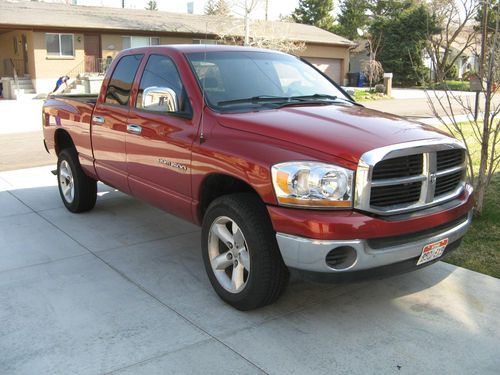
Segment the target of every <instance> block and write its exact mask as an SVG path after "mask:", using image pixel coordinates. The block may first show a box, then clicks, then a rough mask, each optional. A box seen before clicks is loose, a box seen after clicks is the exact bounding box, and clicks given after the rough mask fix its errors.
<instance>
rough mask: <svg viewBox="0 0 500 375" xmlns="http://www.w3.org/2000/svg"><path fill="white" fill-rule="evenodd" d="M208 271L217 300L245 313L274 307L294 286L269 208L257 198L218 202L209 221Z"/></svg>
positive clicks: (205, 246) (205, 234)
mask: <svg viewBox="0 0 500 375" xmlns="http://www.w3.org/2000/svg"><path fill="white" fill-rule="evenodd" d="M202 250H203V260H204V263H205V269H206V271H207V274H208V276H209V279H210V282H211V284H212V286H213V288H214V289H215V291H216V292H217V294H218V295H219V296H220V298H222V299H223V300H224V301H226V302H227V303H229V304H230V305H231V306H233V307H235V308H237V309H239V310H251V309H255V308H258V307H262V306H265V305H268V304H270V303H272V302H274V301H275V300H277V299H278V297H279V296H280V295H281V294H282V293H283V291H284V290H285V288H286V285H287V283H288V277H289V274H288V269H287V268H286V266H285V264H284V263H283V260H282V258H281V254H280V252H279V248H278V245H277V242H276V236H275V233H274V231H273V229H272V225H271V221H270V220H269V217H268V214H267V212H266V209H265V206H264V205H263V204H262V202H261V201H260V200H259V199H258V198H257V197H256V196H255V195H253V194H247V193H244V194H233V195H228V196H224V197H221V198H218V199H216V200H215V201H214V202H212V204H211V205H210V206H209V207H208V209H207V212H206V214H205V217H204V219H203V230H202Z"/></svg>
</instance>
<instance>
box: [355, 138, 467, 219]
mask: <svg viewBox="0 0 500 375" xmlns="http://www.w3.org/2000/svg"><path fill="white" fill-rule="evenodd" d="M464 179H465V149H464V147H463V145H462V144H461V143H460V142H458V141H453V140H452V141H451V142H449V143H445V142H442V141H434V140H431V141H417V142H409V143H403V144H399V145H394V146H389V147H383V148H380V149H375V150H372V151H369V152H367V153H365V154H364V155H363V156H362V157H361V159H360V161H359V164H358V169H357V172H356V192H355V207H356V208H358V209H361V210H364V211H370V212H374V213H377V214H381V215H389V214H395V213H401V212H407V211H413V210H418V209H421V208H424V207H428V206H432V205H435V204H439V203H440V202H443V201H445V200H449V199H452V198H454V197H456V196H458V195H459V194H460V192H461V191H462V189H463V187H464V186H465V181H464Z"/></svg>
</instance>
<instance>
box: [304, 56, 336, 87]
mask: <svg viewBox="0 0 500 375" xmlns="http://www.w3.org/2000/svg"><path fill="white" fill-rule="evenodd" d="M306 60H307V61H309V62H310V63H311V64H313V65H314V66H315V67H316V68H318V69H319V70H321V71H322V72H323V73H325V74H326V75H327V76H328V77H330V78H331V79H333V80H334V81H335V82H337V83H338V84H339V85H341V84H343V80H342V79H341V78H342V77H341V76H342V61H343V60H342V59H324V58H319V57H307V58H306Z"/></svg>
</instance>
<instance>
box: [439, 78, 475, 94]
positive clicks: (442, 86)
mask: <svg viewBox="0 0 500 375" xmlns="http://www.w3.org/2000/svg"><path fill="white" fill-rule="evenodd" d="M430 88H431V89H434V90H451V91H470V83H469V81H451V80H449V81H444V82H442V83H434V84H432V85H431V87H430Z"/></svg>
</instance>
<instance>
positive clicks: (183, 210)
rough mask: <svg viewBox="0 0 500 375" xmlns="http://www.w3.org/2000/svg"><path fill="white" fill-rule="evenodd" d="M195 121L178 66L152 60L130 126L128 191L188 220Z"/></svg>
mask: <svg viewBox="0 0 500 375" xmlns="http://www.w3.org/2000/svg"><path fill="white" fill-rule="evenodd" d="M134 104H135V105H134ZM191 115H192V112H191V108H190V105H189V101H188V100H187V95H186V92H185V90H184V86H183V84H182V82H181V78H180V76H179V73H178V71H177V68H176V65H175V63H174V61H173V60H172V59H171V58H169V57H168V56H166V55H159V54H158V55H157V54H152V55H150V56H149V58H148V61H147V64H146V65H145V67H144V72H143V74H142V77H141V79H140V82H139V87H138V90H137V99H136V102H135V103H132V107H131V109H130V114H129V118H128V122H127V124H128V127H129V128H128V132H127V136H126V140H127V168H128V175H129V186H130V190H131V192H132V194H133V195H135V196H137V197H138V198H141V199H143V200H146V201H148V202H150V203H152V204H154V205H155V206H157V207H160V208H162V209H164V210H166V211H169V212H172V213H174V214H176V215H179V216H182V217H185V218H187V219H190V218H191V217H190V211H191V148H192V144H193V139H194V137H195V133H196V129H195V126H194V123H193V120H192V116H191Z"/></svg>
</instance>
